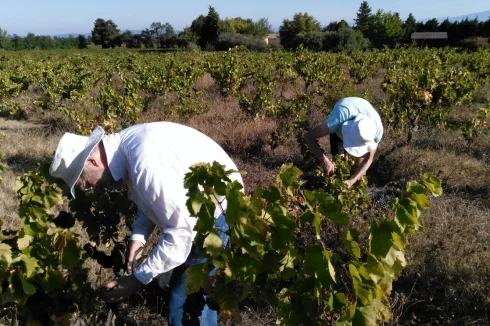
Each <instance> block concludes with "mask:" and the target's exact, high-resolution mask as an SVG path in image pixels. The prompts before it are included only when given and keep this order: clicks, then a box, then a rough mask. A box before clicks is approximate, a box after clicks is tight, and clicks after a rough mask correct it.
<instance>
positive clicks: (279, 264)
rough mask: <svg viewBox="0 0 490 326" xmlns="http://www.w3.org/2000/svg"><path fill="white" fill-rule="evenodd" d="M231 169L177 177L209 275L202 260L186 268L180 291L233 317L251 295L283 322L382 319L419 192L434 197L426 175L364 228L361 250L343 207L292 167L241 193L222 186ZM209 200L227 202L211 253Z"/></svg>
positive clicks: (413, 225)
mask: <svg viewBox="0 0 490 326" xmlns="http://www.w3.org/2000/svg"><path fill="white" fill-rule="evenodd" d="M341 170H342V169H341ZM232 172H233V171H225V170H224V169H223V167H222V166H220V165H219V164H217V163H216V162H214V163H213V164H212V165H209V164H207V165H206V164H201V165H196V166H193V167H191V172H189V173H188V174H187V175H186V179H185V187H186V188H187V189H188V196H189V199H188V201H187V206H188V209H189V212H190V213H191V215H192V216H195V217H197V218H198V223H197V224H196V227H195V230H196V231H197V236H196V239H195V243H196V245H197V246H198V247H199V248H202V249H203V250H204V251H205V252H206V254H207V256H208V258H209V262H210V263H211V264H212V266H214V267H216V268H218V271H217V272H216V273H215V274H214V276H213V278H212V279H209V278H208V277H203V275H207V273H208V272H209V270H210V267H209V264H202V265H196V266H192V267H191V268H189V269H188V271H187V272H186V273H187V276H188V277H187V280H186V291H187V292H188V293H191V292H196V291H198V290H200V289H204V290H205V291H206V292H207V294H208V295H209V296H210V298H211V299H213V300H214V301H216V302H217V303H218V305H219V307H220V309H219V313H220V316H221V317H222V318H224V319H228V318H238V317H239V314H238V302H240V301H243V300H244V299H245V298H247V297H249V296H251V297H252V298H254V299H256V300H265V301H267V302H268V303H270V304H272V305H276V306H277V307H278V314H277V316H278V320H277V322H278V323H280V324H283V325H298V324H304V325H333V324H337V325H378V324H379V323H381V322H389V321H390V320H391V308H390V303H389V300H388V296H389V294H390V292H391V289H392V283H393V281H394V280H396V278H397V275H398V274H399V273H400V271H401V270H402V269H403V267H404V266H405V265H406V260H405V255H404V250H405V247H406V245H407V243H408V238H407V235H408V234H411V233H414V232H415V231H417V230H418V229H420V226H421V224H422V223H421V221H420V211H421V210H424V209H426V208H427V207H428V205H429V201H428V197H427V195H426V191H427V188H428V189H429V190H430V191H432V192H433V193H434V194H435V195H439V194H440V193H441V188H440V181H439V180H438V179H437V178H436V177H434V176H431V175H424V176H423V177H422V181H421V182H420V183H418V182H409V183H408V184H407V186H406V188H405V190H404V191H403V193H402V195H401V197H400V198H395V199H393V200H392V201H391V203H390V206H391V209H392V211H393V213H392V216H390V217H388V218H386V217H381V218H380V219H379V220H378V221H373V222H372V224H371V227H370V230H369V235H368V244H365V243H364V242H363V241H361V238H360V232H359V231H358V230H356V229H355V228H354V225H355V224H352V223H349V221H350V218H349V217H348V215H345V214H344V213H343V210H345V209H346V207H345V206H344V205H345V204H343V203H341V202H340V201H339V200H338V198H335V196H333V195H332V194H331V193H329V192H328V190H327V191H325V190H324V189H322V188H320V189H314V190H306V189H304V187H303V182H302V181H300V179H299V176H300V175H301V171H299V170H298V169H297V168H296V167H294V166H293V165H291V164H286V165H283V166H282V168H281V171H280V173H279V174H278V175H277V177H276V183H274V184H272V185H270V187H269V188H268V189H257V190H256V192H254V194H253V195H250V196H245V195H244V194H243V192H242V186H241V185H240V184H239V183H237V182H230V179H229V177H228V175H229V174H230V173H232ZM342 173H343V172H342ZM334 179H337V176H335V177H334ZM337 181H338V184H339V185H340V184H341V183H342V182H341V181H340V180H337ZM337 181H335V182H337ZM219 196H226V200H227V210H226V213H225V218H226V222H227V224H228V225H229V226H230V230H229V231H228V232H227V233H228V235H229V237H230V241H229V245H228V246H227V247H226V248H222V247H220V245H221V242H220V241H218V237H217V236H216V234H217V230H216V229H215V227H214V216H213V214H214V210H215V208H216V207H217V206H220V205H221V203H220V202H218V201H217V198H219ZM334 230H338V231H340V232H332V231H334ZM332 237H340V239H338V240H339V243H343V246H344V249H342V247H337V246H332Z"/></svg>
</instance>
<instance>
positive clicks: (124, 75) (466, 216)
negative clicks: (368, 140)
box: [0, 46, 490, 325]
mask: <svg viewBox="0 0 490 326" xmlns="http://www.w3.org/2000/svg"><path fill="white" fill-rule="evenodd" d="M348 96H358V97H362V98H365V99H367V100H369V101H370V102H371V103H372V104H373V106H374V107H375V108H376V109H377V111H378V112H379V114H380V116H381V118H382V121H383V123H384V125H385V135H384V136H383V140H382V142H381V145H380V148H379V150H378V152H377V153H376V157H375V161H374V163H373V165H372V167H371V169H370V170H369V171H368V174H367V177H366V178H365V179H364V180H363V182H362V183H361V184H360V185H356V186H353V187H352V188H347V186H346V185H345V184H344V183H343V181H344V180H346V179H347V178H348V175H349V172H350V167H351V164H352V162H351V161H349V160H347V159H343V158H340V157H337V158H335V162H336V165H337V167H338V168H337V169H336V173H335V174H334V176H332V177H330V178H325V177H324V176H323V173H322V170H321V169H319V168H318V167H317V162H316V161H315V159H314V157H313V156H312V154H311V153H310V152H309V151H308V150H307V147H306V146H305V143H304V140H303V134H304V132H305V131H306V130H308V129H309V128H310V127H312V126H314V125H316V124H318V123H319V122H320V121H322V120H324V119H325V118H326V117H327V116H328V114H329V113H330V111H331V109H332V107H333V105H334V104H335V103H336V102H337V101H338V100H339V99H340V98H343V97H348ZM0 112H1V114H2V117H1V118H0V119H1V120H0V136H1V137H0V150H1V152H3V155H2V156H1V158H0V176H1V178H0V181H1V182H2V183H1V185H0V198H1V202H2V205H0V218H1V220H0V222H1V224H0V225H1V234H0V267H1V268H0V276H1V278H2V286H1V288H0V298H1V302H0V307H1V310H0V324H1V325H113V324H115V325H162V324H165V323H166V318H165V316H166V313H167V312H166V300H167V299H168V291H166V290H162V289H160V287H159V285H158V280H154V281H153V282H152V283H151V284H150V285H149V286H147V287H145V288H144V289H142V290H140V291H138V293H136V294H134V295H133V296H132V297H131V298H129V299H128V300H125V301H123V302H121V303H118V304H107V303H105V302H104V301H103V300H102V299H101V298H100V286H102V285H103V284H104V283H105V282H107V281H110V280H112V279H114V278H115V277H118V276H120V275H122V273H123V272H124V270H123V267H124V251H125V247H126V245H127V238H128V235H129V233H130V229H129V226H130V225H131V222H132V221H133V220H134V218H135V212H136V208H135V207H134V205H132V204H131V202H129V201H128V200H126V193H125V191H124V190H117V191H106V192H103V193H98V192H97V193H89V194H86V195H79V196H77V198H76V199H73V200H72V199H71V198H69V196H68V194H67V192H66V191H64V190H63V185H62V183H61V181H60V180H56V179H54V178H52V177H51V176H50V175H49V174H48V172H47V169H48V166H49V163H50V159H51V156H52V154H53V151H54V150H55V148H56V144H57V142H58V140H59V139H60V137H61V136H62V135H63V133H64V132H66V131H69V132H73V133H78V134H83V135H88V134H90V132H91V131H92V130H93V128H94V127H95V126H97V125H99V126H102V127H103V128H104V129H105V130H106V131H107V132H117V131H119V130H121V129H123V128H126V127H128V126H131V125H134V124H137V123H145V122H151V121H163V120H165V121H174V122H178V123H182V124H185V125H188V126H191V127H194V128H196V129H198V130H200V131H202V132H203V133H205V134H206V135H208V136H210V137H211V138H212V139H214V140H216V141H217V142H218V143H219V144H220V145H221V146H222V147H223V148H224V149H225V150H226V151H227V152H228V153H229V154H230V156H231V157H232V158H233V160H234V161H235V162H237V165H238V168H239V169H240V170H242V171H245V172H246V174H244V175H243V178H244V181H245V193H243V192H242V191H241V188H240V186H239V184H237V183H227V182H226V181H227V175H228V173H229V171H224V170H223V168H222V167H221V166H219V165H217V164H208V165H204V164H203V165H198V166H194V167H190V169H189V173H188V174H187V176H186V179H185V180H182V182H183V183H184V184H185V187H186V188H187V189H188V195H189V201H188V208H189V211H190V212H191V214H192V215H193V216H196V217H198V220H199V223H198V224H197V226H196V231H197V236H196V239H195V243H196V244H197V245H198V246H199V247H201V248H203V250H204V251H205V252H206V254H207V256H208V257H209V258H210V260H209V261H210V263H209V264H201V265H195V266H193V267H192V268H190V269H189V270H188V271H187V277H188V280H187V283H186V290H187V291H188V293H194V294H195V295H196V298H199V297H201V298H202V295H200V294H202V293H204V292H205V293H206V294H208V295H209V303H210V304H213V305H214V306H215V308H217V309H218V310H219V316H220V324H222V325H274V324H276V322H277V323H279V324H282V325H488V324H489V323H490V316H489V314H490V311H489V310H490V285H489V284H490V264H488V262H489V261H490V254H489V245H490V221H489V217H490V130H489V128H488V126H487V121H488V119H489V116H490V50H489V49H488V48H483V47H482V48H479V49H478V50H475V51H463V50H461V49H457V48H450V47H441V48H420V47H412V46H406V47H398V48H388V47H385V48H383V49H366V50H353V51H342V52H337V53H331V52H312V51H309V50H307V49H305V48H304V47H302V46H299V47H297V48H296V49H295V50H294V51H272V50H268V51H264V52H250V51H248V50H246V49H245V48H244V47H236V48H232V49H230V50H228V51H224V52H211V51H201V50H193V51H174V52H172V51H169V52H159V51H138V50H131V49H125V48H117V49H104V50H102V49H89V50H57V51H49V50H47V51H16V52H7V51H6V52H1V53H0ZM162 141H172V140H162ZM320 145H321V146H323V147H325V148H326V147H327V146H326V143H325V142H320ZM200 186H201V187H200ZM220 195H222V196H226V198H227V201H228V209H227V212H226V220H227V222H228V224H229V225H230V230H229V231H228V232H229V235H230V245H228V246H227V247H226V248H223V247H222V243H221V240H219V236H217V230H216V229H215V227H214V223H213V222H212V219H213V215H212V214H210V213H209V212H213V211H214V209H215V208H216V205H219V203H217V202H216V200H215V198H217V196H220ZM158 236H159V234H158V232H157V231H155V233H154V234H153V235H152V238H151V241H150V244H149V245H147V246H146V247H145V250H146V251H148V250H149V249H150V248H151V243H155V241H157V239H158ZM213 267H217V268H218V272H217V273H216V274H215V276H214V278H213V279H212V281H211V280H210V279H209V278H208V277H207V274H208V272H209V271H210V270H211V269H212V268H213ZM194 304H195V305H196V306H197V305H199V304H203V303H202V302H199V300H197V299H196V300H195V302H194Z"/></svg>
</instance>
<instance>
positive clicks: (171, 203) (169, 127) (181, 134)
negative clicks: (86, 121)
mask: <svg viewBox="0 0 490 326" xmlns="http://www.w3.org/2000/svg"><path fill="white" fill-rule="evenodd" d="M102 142H103V144H104V148H105V151H106V155H107V160H108V163H109V169H110V171H111V174H112V176H113V178H114V179H115V180H116V181H118V180H120V179H125V180H126V181H127V184H128V190H129V198H130V199H131V200H133V201H134V202H135V203H136V205H137V206H138V218H137V219H136V221H135V222H134V223H133V224H132V234H131V240H138V241H141V242H142V243H143V244H144V243H146V241H147V239H148V237H149V235H150V234H151V232H152V231H153V229H154V227H155V225H156V226H158V227H161V228H162V230H163V234H162V235H161V237H160V239H159V240H158V243H157V245H156V246H155V248H153V250H152V251H151V253H150V254H149V256H148V259H147V260H146V262H145V263H143V264H142V265H141V266H140V267H138V268H137V269H136V270H135V271H134V275H135V276H136V278H137V279H138V280H139V281H140V282H142V283H143V284H148V283H149V282H150V281H151V280H152V279H153V278H154V277H155V276H157V275H158V274H161V273H164V272H167V271H169V270H171V269H173V268H175V267H177V266H179V265H181V264H183V263H184V262H185V260H186V259H187V256H188V255H189V253H190V251H191V247H192V241H193V240H194V237H195V235H196V233H195V231H193V228H194V225H195V223H196V221H197V220H196V218H194V217H191V216H190V215H189V212H188V210H187V206H186V204H185V203H186V201H187V196H186V192H187V190H186V189H185V188H184V175H185V174H186V173H187V172H189V167H190V166H191V165H193V164H196V163H200V162H205V163H212V162H213V161H217V162H219V163H220V164H222V165H225V167H226V169H227V170H228V169H233V170H237V167H236V165H235V164H234V163H233V161H232V160H231V158H230V157H229V156H228V155H227V154H226V152H225V151H224V150H223V149H222V148H221V147H220V146H219V145H218V144H217V143H215V142H214V141H213V140H212V139H211V138H209V137H207V136H206V135H204V134H202V133H201V132H199V131H197V130H195V129H192V128H190V127H187V126H183V125H179V124H176V123H171V122H153V123H147V124H140V125H135V126H132V127H129V128H127V129H124V130H123V131H121V132H119V133H115V134H111V135H105V136H104V138H103V139H102ZM230 179H231V180H232V181H234V180H236V181H239V182H240V183H242V184H243V181H242V178H241V175H240V174H239V173H234V174H232V175H231V176H230ZM220 200H223V198H221V199H220ZM224 205H226V203H224ZM220 213H221V211H220V210H219V208H217V210H216V212H215V217H217V216H219V214H220Z"/></svg>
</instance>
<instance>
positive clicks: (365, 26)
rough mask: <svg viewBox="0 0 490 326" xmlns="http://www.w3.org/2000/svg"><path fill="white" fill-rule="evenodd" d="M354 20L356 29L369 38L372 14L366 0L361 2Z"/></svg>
mask: <svg viewBox="0 0 490 326" xmlns="http://www.w3.org/2000/svg"><path fill="white" fill-rule="evenodd" d="M354 21H355V22H356V29H357V30H360V31H361V32H362V34H363V35H364V36H365V37H368V38H369V37H370V36H371V33H370V32H371V26H372V22H373V15H372V14H371V7H369V4H368V3H367V1H363V2H362V3H361V7H360V8H359V11H358V13H357V18H356V19H354Z"/></svg>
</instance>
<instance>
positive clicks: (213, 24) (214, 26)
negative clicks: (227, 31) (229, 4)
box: [199, 6, 220, 47]
mask: <svg viewBox="0 0 490 326" xmlns="http://www.w3.org/2000/svg"><path fill="white" fill-rule="evenodd" d="M219 31H220V20H219V14H218V13H217V12H216V10H215V9H214V8H213V7H211V6H209V12H208V15H207V16H206V18H205V19H204V24H203V26H202V35H201V37H200V39H199V45H200V46H201V47H207V46H212V47H214V45H215V44H216V41H217V40H218V35H219Z"/></svg>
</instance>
